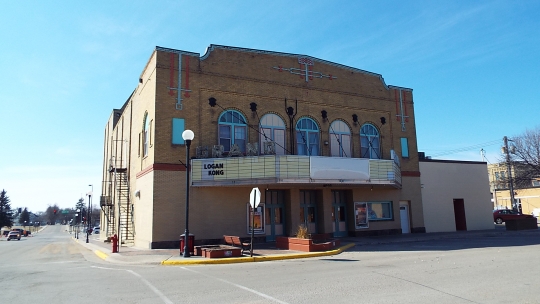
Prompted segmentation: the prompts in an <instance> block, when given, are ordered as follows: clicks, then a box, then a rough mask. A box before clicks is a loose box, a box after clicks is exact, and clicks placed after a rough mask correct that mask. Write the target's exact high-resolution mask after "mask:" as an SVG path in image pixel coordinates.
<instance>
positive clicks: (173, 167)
mask: <svg viewBox="0 0 540 304" xmlns="http://www.w3.org/2000/svg"><path fill="white" fill-rule="evenodd" d="M152 171H186V166H184V165H182V164H178V165H177V164H152V165H150V166H148V167H146V168H144V169H143V170H141V172H139V173H137V175H136V177H137V179H139V178H141V177H143V176H145V175H146V174H148V173H150V172H152Z"/></svg>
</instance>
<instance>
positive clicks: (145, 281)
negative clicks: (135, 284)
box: [91, 266, 174, 304]
mask: <svg viewBox="0 0 540 304" xmlns="http://www.w3.org/2000/svg"><path fill="white" fill-rule="evenodd" d="M91 267H92V268H98V269H105V270H124V271H127V272H129V273H131V274H132V275H134V276H136V277H137V278H139V280H141V281H142V282H143V283H144V284H146V286H148V287H149V288H150V289H151V290H152V291H153V292H154V293H155V294H156V295H158V297H160V298H161V300H163V303H167V304H174V302H173V301H171V300H169V298H167V297H166V296H165V295H164V294H163V293H162V292H161V291H159V289H157V288H156V287H155V286H154V285H152V283H150V282H148V280H146V279H145V278H143V277H142V276H141V275H140V274H138V273H136V272H135V271H133V270H129V269H117V268H109V267H100V266H91Z"/></svg>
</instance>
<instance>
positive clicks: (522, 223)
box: [505, 217, 538, 230]
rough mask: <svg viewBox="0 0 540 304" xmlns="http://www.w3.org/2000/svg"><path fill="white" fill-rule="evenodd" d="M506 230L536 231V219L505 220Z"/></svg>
mask: <svg viewBox="0 0 540 304" xmlns="http://www.w3.org/2000/svg"><path fill="white" fill-rule="evenodd" d="M505 225H506V230H527V229H538V223H537V221H536V218H535V217H534V218H523V219H517V220H506V222H505Z"/></svg>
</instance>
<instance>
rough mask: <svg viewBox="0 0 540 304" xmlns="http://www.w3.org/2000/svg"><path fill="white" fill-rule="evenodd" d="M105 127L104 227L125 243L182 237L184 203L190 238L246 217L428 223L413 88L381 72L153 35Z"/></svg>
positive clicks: (244, 230)
mask: <svg viewBox="0 0 540 304" xmlns="http://www.w3.org/2000/svg"><path fill="white" fill-rule="evenodd" d="M188 129H189V130H192V131H193V132H194V135H195V137H194V139H193V141H192V143H191V145H190V147H191V148H190V149H189V151H190V155H189V156H190V158H191V161H190V164H189V170H188V169H187V168H188V164H186V159H187V157H186V156H187V155H186V153H187V150H188V149H187V146H186V145H185V142H184V139H183V138H182V133H183V132H184V131H185V130H188ZM104 136H105V141H104V157H103V183H102V193H101V198H100V206H101V210H102V212H101V219H100V221H101V227H102V228H101V229H102V234H101V235H102V237H110V236H112V235H114V234H117V235H118V236H119V238H120V241H121V244H123V245H134V246H137V247H142V248H178V243H179V237H180V235H181V234H182V233H183V232H184V229H185V227H186V226H187V224H186V221H185V218H186V212H188V214H189V231H190V232H191V233H193V234H194V238H195V243H196V244H203V243H213V242H218V241H220V240H221V239H222V237H223V235H225V234H226V235H238V236H240V237H247V236H249V235H250V234H251V229H252V227H251V226H253V229H254V233H255V235H256V237H257V240H258V241H273V240H275V238H276V236H291V235H294V234H295V232H296V230H297V229H298V227H299V226H300V225H305V226H306V227H307V228H308V229H309V232H310V233H312V234H324V235H326V236H331V237H342V236H361V235H379V234H400V233H410V232H413V233H414V232H425V228H424V216H423V207H422V194H421V189H420V171H419V162H418V158H417V157H416V156H417V155H418V150H417V139H416V126H415V115H414V103H413V95H412V89H408V88H402V87H397V86H389V85H386V84H385V82H384V80H383V78H382V76H381V75H379V74H375V73H371V72H367V71H364V70H361V69H357V68H352V67H348V66H345V65H341V64H337V63H333V62H329V61H325V60H321V59H318V58H314V57H311V56H306V55H297V54H288V53H280V52H271V51H263V50H253V49H245V48H237V47H228V46H221V45H211V46H210V47H209V48H208V49H207V51H206V53H205V54H204V55H202V56H201V55H200V54H198V53H193V52H186V51H180V50H174V49H168V48H162V47H156V48H155V50H154V51H153V53H152V55H151V56H150V59H149V60H148V62H147V64H146V66H145V68H144V69H143V71H142V73H141V75H140V76H139V77H138V85H137V86H136V88H135V90H134V91H133V92H132V94H131V95H130V96H129V98H128V99H127V100H126V102H125V103H124V104H123V106H122V107H121V108H120V109H114V110H113V111H112V113H111V116H110V117H109V120H108V122H107V124H106V126H105V135H104ZM188 174H189V180H186V179H187V178H188ZM187 183H189V188H188V186H187V185H186V184H187ZM254 187H258V188H259V189H260V192H261V204H260V205H259V206H258V207H257V208H256V210H255V211H256V212H255V213H254V214H255V216H254V217H255V221H254V223H255V224H254V225H252V224H251V223H252V222H253V220H252V218H251V214H252V213H251V212H250V206H249V201H250V198H249V194H250V192H251V191H252V189H253V188H254ZM188 189H189V191H188V192H187V193H188V194H189V200H188V202H189V205H188V206H189V208H186V197H187V196H186V190H188Z"/></svg>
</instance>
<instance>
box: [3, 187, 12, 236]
mask: <svg viewBox="0 0 540 304" xmlns="http://www.w3.org/2000/svg"><path fill="white" fill-rule="evenodd" d="M4 226H6V227H11V226H13V210H11V205H10V204H9V197H8V196H7V195H6V190H2V192H0V227H4Z"/></svg>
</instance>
